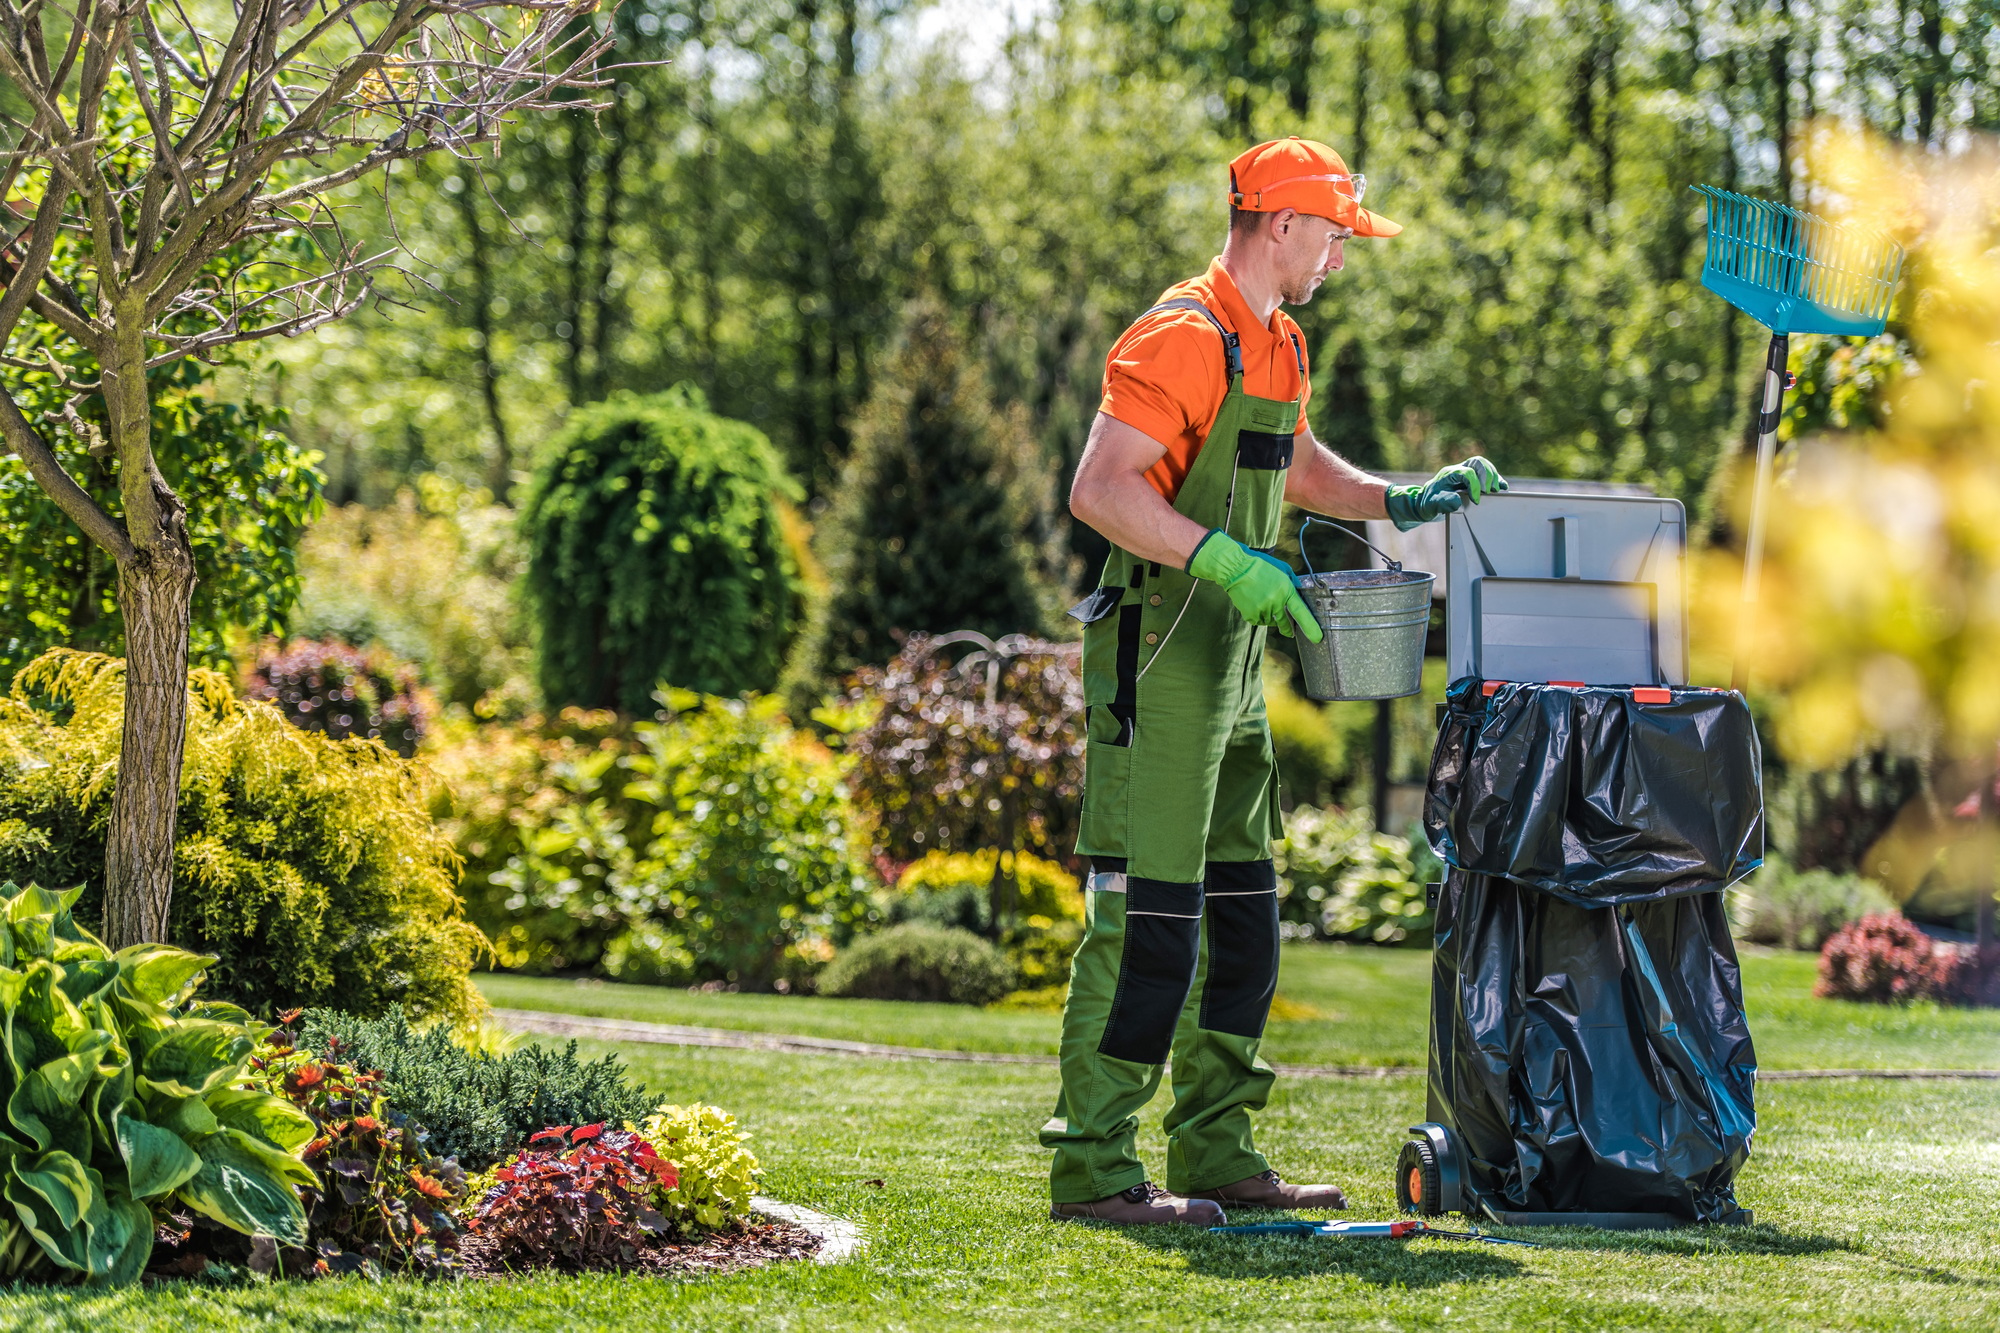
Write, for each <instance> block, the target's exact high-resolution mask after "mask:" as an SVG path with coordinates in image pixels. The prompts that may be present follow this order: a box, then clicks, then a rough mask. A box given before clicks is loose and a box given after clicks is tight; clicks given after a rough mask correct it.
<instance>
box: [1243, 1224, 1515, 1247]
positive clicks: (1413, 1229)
mask: <svg viewBox="0 0 2000 1333" xmlns="http://www.w3.org/2000/svg"><path fill="white" fill-rule="evenodd" d="M1208 1230H1209V1234H1210V1235H1214V1236H1304V1237H1308V1238H1310V1239H1313V1240H1410V1239H1413V1238H1415V1237H1418V1236H1428V1237H1429V1238H1431V1239H1432V1240H1476V1241H1481V1242H1483V1243H1485V1244H1487V1245H1525V1246H1527V1247H1528V1248H1529V1249H1531V1250H1538V1249H1540V1248H1541V1243H1540V1242H1539V1241H1532V1240H1509V1239H1508V1238H1507V1237H1505V1236H1489V1235H1487V1234H1485V1233H1484V1232H1480V1231H1441V1230H1439V1229H1438V1228H1436V1227H1434V1226H1432V1225H1431V1224H1430V1223H1428V1222H1266V1223H1264V1224H1263V1225H1261V1226H1253V1227H1210V1228H1209V1229H1208Z"/></svg>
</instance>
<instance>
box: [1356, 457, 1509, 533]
mask: <svg viewBox="0 0 2000 1333" xmlns="http://www.w3.org/2000/svg"><path fill="white" fill-rule="evenodd" d="M1506 489H1507V479H1506V478H1505V477H1503V476H1501V475H1500V469H1499V468H1497V467H1494V466H1493V464H1491V463H1489V462H1487V461H1486V460H1485V459H1484V458H1480V457H1477V456H1474V457H1472V458H1468V459H1466V460H1465V461H1464V462H1463V463H1453V464H1451V465H1450V466H1449V467H1441V468H1439V469H1438V471H1437V475H1436V476H1435V477H1432V478H1431V479H1430V480H1429V481H1427V482H1425V483H1424V484H1423V485H1421V486H1391V487H1390V488H1389V489H1388V490H1387V491H1386V492H1385V493H1384V494H1383V496H1382V501H1383V505H1384V507H1385V508H1386V509H1387V510H1388V515H1389V520H1390V521H1391V522H1392V523H1394V524H1395V525H1396V528H1397V530H1398V531H1400V532H1408V531H1409V530H1410V529H1411V528H1414V527H1419V526H1421V525H1423V524H1425V523H1429V522H1432V521H1433V520H1435V519H1440V518H1443V517H1444V516H1445V515H1446V514H1456V513H1457V512H1458V511H1459V510H1461V509H1463V508H1465V506H1467V505H1469V504H1475V505H1476V504H1478V503H1479V502H1480V501H1481V500H1482V499H1484V498H1486V497H1487V496H1489V495H1492V494H1493V493H1494V492H1496V491H1504V490H1506Z"/></svg>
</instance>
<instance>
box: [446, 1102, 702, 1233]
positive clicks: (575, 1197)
mask: <svg viewBox="0 0 2000 1333" xmlns="http://www.w3.org/2000/svg"><path fill="white" fill-rule="evenodd" d="M494 1180H495V1182H496V1184H495V1187H494V1189H493V1190H492V1191H491V1192H490V1193H489V1194H487V1196H486V1198H485V1199H483V1200H482V1201H481V1202H480V1204H479V1208H478V1211H477V1212H476V1213H475V1214H474V1215H473V1219H472V1229H473V1230H474V1231H476V1232H477V1233H478V1234H479V1235H481V1236H484V1237H486V1238H488V1239H490V1240H491V1241H492V1242H493V1243H494V1245H495V1247H496V1248H497V1249H498V1250H499V1255H500V1258H502V1259H503V1260H505V1261H507V1262H509V1263H517V1264H521V1265H523V1266H528V1267H545V1266H552V1267H560V1268H620V1267H629V1266H631V1265H632V1264H634V1263H636V1262H637V1261H638V1257H639V1247H640V1246H642V1245H644V1244H645V1243H646V1241H647V1239H648V1238H649V1237H652V1236H658V1235H661V1234H664V1233H665V1232H667V1231H668V1230H669V1229H670V1224H669V1223H668V1222H667V1219H666V1218H665V1217H663V1216H662V1215H661V1214H660V1212H659V1211H658V1210H657V1209H656V1208H654V1207H653V1203H652V1200H653V1199H654V1197H655V1196H656V1195H657V1194H658V1193H659V1192H660V1191H663V1190H670V1189H672V1188H673V1187H674V1186H675V1185H677V1184H679V1183H680V1173H679V1172H678V1171H677V1170H676V1169H675V1167H674V1164H673V1163H672V1162H670V1161H668V1160H667V1159H666V1158H664V1157H662V1156H660V1155H659V1153H657V1152H655V1151H654V1150H653V1145H652V1144H650V1143H648V1142H646V1140H644V1139H642V1138H640V1137H639V1136H638V1135H637V1134H633V1133H630V1132H628V1131H625V1130H619V1129H612V1130H607V1129H606V1128H605V1127H604V1126H603V1125H601V1124H599V1125H581V1126H578V1127H576V1128H574V1129H572V1128H571V1127H570V1126H568V1125H556V1126H552V1127H551V1128H548V1129H544V1130H542V1131H541V1132H540V1133H538V1134H535V1135H533V1136H531V1137H530V1138H529V1139H528V1146H527V1147H526V1148H524V1149H522V1150H521V1152H520V1154H519V1155H518V1156H516V1157H515V1158H514V1160H513V1161H511V1162H509V1163H508V1164H507V1165H505V1166H503V1167H501V1168H500V1170H499V1171H497V1172H495V1173H494Z"/></svg>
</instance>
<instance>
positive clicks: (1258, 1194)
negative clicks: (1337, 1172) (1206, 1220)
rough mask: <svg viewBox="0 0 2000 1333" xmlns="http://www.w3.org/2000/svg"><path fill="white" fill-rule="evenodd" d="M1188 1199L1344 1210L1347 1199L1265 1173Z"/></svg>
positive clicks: (1334, 1188) (1319, 1187)
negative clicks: (1290, 1182) (1288, 1182)
mask: <svg viewBox="0 0 2000 1333" xmlns="http://www.w3.org/2000/svg"><path fill="white" fill-rule="evenodd" d="M1188 1197H1189V1198H1191V1199H1213V1200H1215V1202H1217V1203H1224V1204H1228V1205H1230V1206H1231V1207H1237V1206H1241V1207H1244V1208H1345V1207H1347V1196H1346V1195H1345V1194H1342V1193H1341V1192H1340V1190H1339V1188H1338V1187H1337V1186H1333V1185H1292V1184H1287V1183H1286V1182H1285V1181H1283V1180H1280V1179H1279V1178H1278V1173H1277V1172H1276V1171H1265V1172H1262V1173H1261V1174H1259V1175H1254V1176H1251V1177H1250V1178H1249V1179H1247V1180H1239V1181H1237V1182H1236V1183H1235V1184H1234V1185H1224V1186H1223V1187H1222V1188H1220V1189H1212V1190H1196V1191H1194V1192H1193V1193H1192V1194H1190V1195H1189V1196H1188Z"/></svg>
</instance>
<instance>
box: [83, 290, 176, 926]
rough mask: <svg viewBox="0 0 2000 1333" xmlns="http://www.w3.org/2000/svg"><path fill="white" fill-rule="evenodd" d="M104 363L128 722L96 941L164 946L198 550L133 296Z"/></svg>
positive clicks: (124, 297) (125, 302)
mask: <svg viewBox="0 0 2000 1333" xmlns="http://www.w3.org/2000/svg"><path fill="white" fill-rule="evenodd" d="M114 310H115V312H116V315H115V323H114V325H113V334H112V338H111V340H110V342H109V345H108V346H107V348H106V349H105V350H106V352H107V353H108V355H106V356H105V357H104V359H103V366H104V372H103V381H104V405H105V408H106V409H107V422H106V424H107V426H108V427H109V434H110V436H111V444H112V448H113V449H115V450H116V451H117V455H118V496H119V499H120V500H121V501H122V502H123V504H124V507H125V514H124V519H125V535H126V537H127V538H128V539H129V540H130V547H129V548H128V549H127V550H125V551H121V552H120V553H119V559H118V604H119V609H120V610H122V611H123V612H124V613H125V717H124V727H123V731H122V734H121V737H120V741H119V750H118V778H117V782H116V784H115V786H114V787H113V789H112V793H111V827H110V830H109V832H108V835H107V837H106V840H105V848H104V938H105V942H106V943H107V944H109V945H110V946H111V947H112V948H114V949H122V948H124V947H126V946H127V945H132V944H144V943H154V942H159V943H164V942H165V941H166V938H167V911H168V908H169V907H170V906H171V905H172V902H173V894H174V815H175V813H176V811H177V809H178V807H179V805H180V792H181V759H182V750H183V747H184V745H185V743H186V740H187V709H188V694H187V665H188V621H189V617H190V612H191V611H192V608H193V603H194V548H193V546H192V545H191V544H190V543H189V541H188V531H187V506H186V505H184V504H182V503H181V498H180V497H179V496H178V495H175V494H174V490H173V487H171V486H169V485H167V479H166V478H165V477H163V476H161V475H160V469H159V465H158V463H157V462H156V461H155V460H154V458H153V401H152V391H151V389H150V387H149V386H148V385H147V383H146V341H145V327H146V323H145V312H144V308H143V306H142V304H141V302H140V300H139V298H138V297H137V296H136V295H133V294H130V293H125V294H121V295H120V296H119V297H118V298H117V299H116V301H115V303H114Z"/></svg>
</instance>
